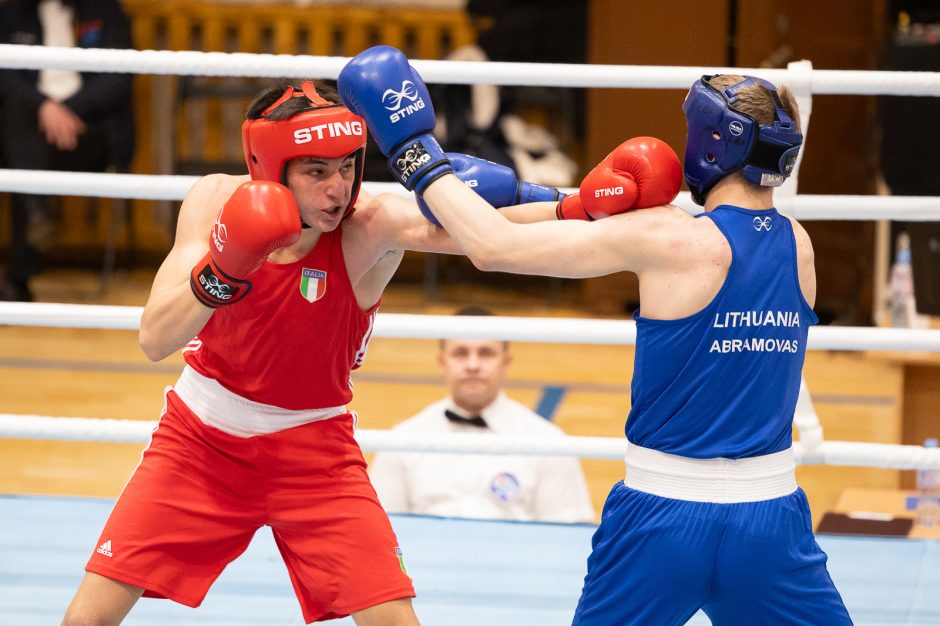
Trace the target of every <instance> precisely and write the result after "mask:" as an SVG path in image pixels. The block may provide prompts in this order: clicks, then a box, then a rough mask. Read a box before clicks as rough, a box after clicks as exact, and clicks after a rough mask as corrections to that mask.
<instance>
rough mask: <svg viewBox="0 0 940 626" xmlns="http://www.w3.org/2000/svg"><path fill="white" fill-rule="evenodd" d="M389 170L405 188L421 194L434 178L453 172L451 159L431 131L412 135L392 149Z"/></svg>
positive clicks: (389, 157)
mask: <svg viewBox="0 0 940 626" xmlns="http://www.w3.org/2000/svg"><path fill="white" fill-rule="evenodd" d="M388 170H389V171H390V172H391V173H392V176H393V177H394V178H395V180H397V181H398V182H399V183H401V184H402V185H403V186H404V187H405V189H407V190H409V191H415V192H416V193H419V194H420V193H422V192H423V191H424V188H425V187H427V186H428V185H429V184H431V182H432V181H433V180H435V179H437V178H439V177H440V176H442V175H443V174H447V173H448V172H453V168H452V167H451V166H450V160H449V159H448V158H447V156H446V155H445V154H444V151H443V150H442V149H441V146H440V144H438V143H437V140H436V139H434V136H433V135H431V134H430V133H425V134H424V135H418V136H417V137H412V138H411V139H409V140H408V141H406V142H405V143H403V144H401V145H400V146H398V147H397V148H395V149H394V150H392V152H391V154H389V156H388ZM432 173H433V176H429V174H432Z"/></svg>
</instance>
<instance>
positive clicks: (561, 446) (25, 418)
mask: <svg viewBox="0 0 940 626" xmlns="http://www.w3.org/2000/svg"><path fill="white" fill-rule="evenodd" d="M156 426H157V422H153V421H137V420H114V419H94V418H78V417H47V416H42V415H11V414H0V439H38V440H55V441H92V442H106V443H140V444H143V443H148V442H149V441H150V434H151V433H152V432H153V429H154V428H156ZM356 440H357V441H358V442H359V445H360V446H361V447H362V449H363V450H365V451H367V452H427V453H441V454H443V453H448V454H454V453H456V454H499V455H505V454H518V455H526V456H565V457H576V458H582V459H602V460H612V461H619V460H621V459H623V456H624V454H625V453H626V449H627V442H626V439H623V438H621V437H536V438H533V437H530V436H514V435H460V436H458V437H455V436H453V435H432V434H423V435H422V434H416V433H402V432H396V431H391V430H359V431H357V432H356ZM794 453H795V456H796V461H797V463H802V464H826V465H855V466H860V467H881V468H893V469H940V449H937V448H923V447H921V446H902V445H895V444H879V443H858V442H850V441H826V442H823V443H822V444H819V445H817V446H813V448H812V450H807V449H806V447H805V446H804V445H803V444H801V443H799V442H796V443H794Z"/></svg>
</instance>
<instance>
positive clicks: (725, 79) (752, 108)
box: [708, 74, 800, 132]
mask: <svg viewBox="0 0 940 626" xmlns="http://www.w3.org/2000/svg"><path fill="white" fill-rule="evenodd" d="M745 78H746V77H745V76H741V75H740V74H719V75H718V76H714V77H712V78H711V79H710V80H709V81H708V84H709V85H711V86H712V87H714V88H715V89H718V90H723V89H725V88H727V87H731V86H732V85H737V84H738V83H740V82H741V81H743V80H744V79H745ZM777 96H778V97H779V98H780V104H781V105H782V107H783V110H784V111H786V112H787V115H789V116H790V119H791V120H793V125H794V127H795V128H796V130H797V131H798V132H799V131H800V109H799V107H798V106H797V104H796V96H794V95H793V92H792V91H790V88H789V87H787V86H786V85H780V86H779V87H777ZM732 108H733V109H734V110H735V111H739V112H741V113H744V114H746V115H750V116H751V117H753V118H754V119H755V120H757V123H758V124H760V125H765V124H773V123H774V119H776V113H777V111H776V107H775V106H774V102H773V100H772V98H771V96H770V92H769V91H768V90H767V88H766V87H764V86H763V85H748V86H747V87H742V88H741V90H740V91H739V92H738V93H737V98H736V100H735V103H734V106H733V107H732Z"/></svg>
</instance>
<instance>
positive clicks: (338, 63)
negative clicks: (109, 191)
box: [0, 44, 940, 96]
mask: <svg viewBox="0 0 940 626" xmlns="http://www.w3.org/2000/svg"><path fill="white" fill-rule="evenodd" d="M348 60H349V59H348V58H346V57H326V56H309V55H299V56H293V55H283V54H279V55H272V54H250V53H245V52H234V53H226V52H195V51H171V50H111V49H104V48H84V49H83V48H57V47H54V46H23V45H15V44H0V67H7V68H12V69H68V70H80V71H89V72H133V73H139V74H177V75H189V76H257V77H272V76H305V77H311V78H336V77H337V76H338V75H339V72H340V70H342V68H343V66H344V65H345V64H346V62H347V61H348ZM411 64H412V65H414V67H415V69H417V70H418V72H420V73H421V76H422V78H424V80H426V81H427V82H430V83H450V84H476V83H487V84H491V85H541V86H546V87H632V88H636V89H668V88H675V89H688V87H689V85H690V84H692V82H694V81H695V80H697V79H698V78H700V77H701V76H702V74H714V73H737V74H741V73H744V74H751V75H756V76H762V77H764V78H767V79H768V80H770V81H772V82H788V77H789V76H790V75H791V74H790V72H789V71H788V70H781V69H767V68H731V67H682V66H639V65H590V64H565V63H504V62H495V61H487V62H474V61H429V60H412V61H411ZM800 80H802V81H803V82H805V80H806V79H805V78H802V77H801V79H800ZM809 82H810V86H811V89H812V93H814V94H844V95H907V96H940V73H937V72H885V71H861V70H812V73H811V75H810V79H809Z"/></svg>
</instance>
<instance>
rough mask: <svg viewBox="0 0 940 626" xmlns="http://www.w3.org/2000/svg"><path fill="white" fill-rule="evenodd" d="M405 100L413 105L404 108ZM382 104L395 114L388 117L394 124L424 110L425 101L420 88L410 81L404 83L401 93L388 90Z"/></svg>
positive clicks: (383, 96)
mask: <svg viewBox="0 0 940 626" xmlns="http://www.w3.org/2000/svg"><path fill="white" fill-rule="evenodd" d="M403 100H410V101H411V104H408V105H406V106H405V107H404V108H402V106H401V105H402V101H403ZM382 104H383V105H384V106H385V108H386V109H388V110H389V111H393V113H392V114H391V115H389V116H388V119H389V120H390V121H391V122H392V124H395V123H397V122H398V121H399V120H401V119H402V118H405V117H408V116H409V115H411V114H412V113H414V112H416V111H420V110H421V109H423V108H424V100H423V99H422V98H421V97H420V95H419V94H418V88H417V87H415V84H414V83H413V82H411V81H410V80H406V81H403V82H402V84H401V91H395V90H394V89H387V90H386V91H385V93H383V94H382Z"/></svg>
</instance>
